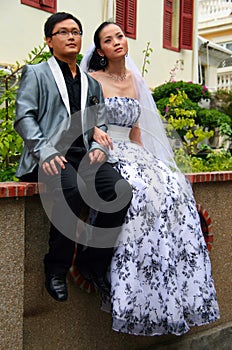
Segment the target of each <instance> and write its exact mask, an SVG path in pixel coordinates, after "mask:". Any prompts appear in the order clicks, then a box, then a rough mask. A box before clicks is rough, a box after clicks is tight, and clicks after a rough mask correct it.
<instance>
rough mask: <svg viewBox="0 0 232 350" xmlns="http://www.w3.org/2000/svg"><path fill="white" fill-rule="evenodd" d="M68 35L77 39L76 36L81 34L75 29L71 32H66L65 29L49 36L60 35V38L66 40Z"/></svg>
mask: <svg viewBox="0 0 232 350" xmlns="http://www.w3.org/2000/svg"><path fill="white" fill-rule="evenodd" d="M70 33H71V34H72V36H74V37H75V38H77V37H78V36H82V32H81V31H80V30H77V29H73V30H71V31H69V30H66V29H61V30H58V31H57V32H55V33H53V34H52V35H51V36H53V35H60V36H61V37H62V38H67V37H68V36H69V34H70Z"/></svg>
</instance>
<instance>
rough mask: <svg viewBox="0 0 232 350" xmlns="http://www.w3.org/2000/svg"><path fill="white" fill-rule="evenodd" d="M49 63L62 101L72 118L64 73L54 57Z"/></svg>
mask: <svg viewBox="0 0 232 350" xmlns="http://www.w3.org/2000/svg"><path fill="white" fill-rule="evenodd" d="M47 62H48V64H49V67H50V69H51V71H52V74H53V76H54V79H55V81H56V84H57V87H58V90H59V92H60V95H61V98H62V100H63V102H64V104H65V107H66V109H67V111H68V114H69V116H70V115H71V112H70V105H69V99H68V91H67V88H66V84H65V80H64V77H63V74H62V71H61V69H60V67H59V64H58V63H57V61H56V59H55V58H54V57H53V56H52V57H51V58H49V59H48V61H47Z"/></svg>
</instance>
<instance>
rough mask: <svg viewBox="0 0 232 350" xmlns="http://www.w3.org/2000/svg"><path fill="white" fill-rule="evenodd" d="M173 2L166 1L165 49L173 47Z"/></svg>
mask: <svg viewBox="0 0 232 350" xmlns="http://www.w3.org/2000/svg"><path fill="white" fill-rule="evenodd" d="M172 12H173V0H164V20H163V47H166V48H168V49H169V48H171V47H172Z"/></svg>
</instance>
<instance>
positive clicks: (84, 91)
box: [80, 68, 89, 149]
mask: <svg viewBox="0 0 232 350" xmlns="http://www.w3.org/2000/svg"><path fill="white" fill-rule="evenodd" d="M80 74H81V125H82V134H83V138H84V143H85V146H86V148H87V149H88V147H89V146H88V141H87V134H86V130H88V126H87V120H86V118H84V114H85V109H86V108H88V105H87V96H88V85H89V84H88V78H87V76H86V74H85V73H84V72H83V70H82V69H81V68H80Z"/></svg>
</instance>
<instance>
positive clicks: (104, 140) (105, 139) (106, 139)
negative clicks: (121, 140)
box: [93, 126, 113, 150]
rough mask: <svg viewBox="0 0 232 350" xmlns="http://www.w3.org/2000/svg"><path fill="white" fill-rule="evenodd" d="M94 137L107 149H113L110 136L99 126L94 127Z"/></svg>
mask: <svg viewBox="0 0 232 350" xmlns="http://www.w3.org/2000/svg"><path fill="white" fill-rule="evenodd" d="M93 139H94V141H96V142H97V143H99V144H100V145H101V146H103V147H105V148H106V149H108V150H109V149H113V143H112V140H111V138H110V136H109V135H108V134H107V133H106V132H105V131H103V130H101V129H99V128H98V127H97V126H95V127H94V133H93Z"/></svg>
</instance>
